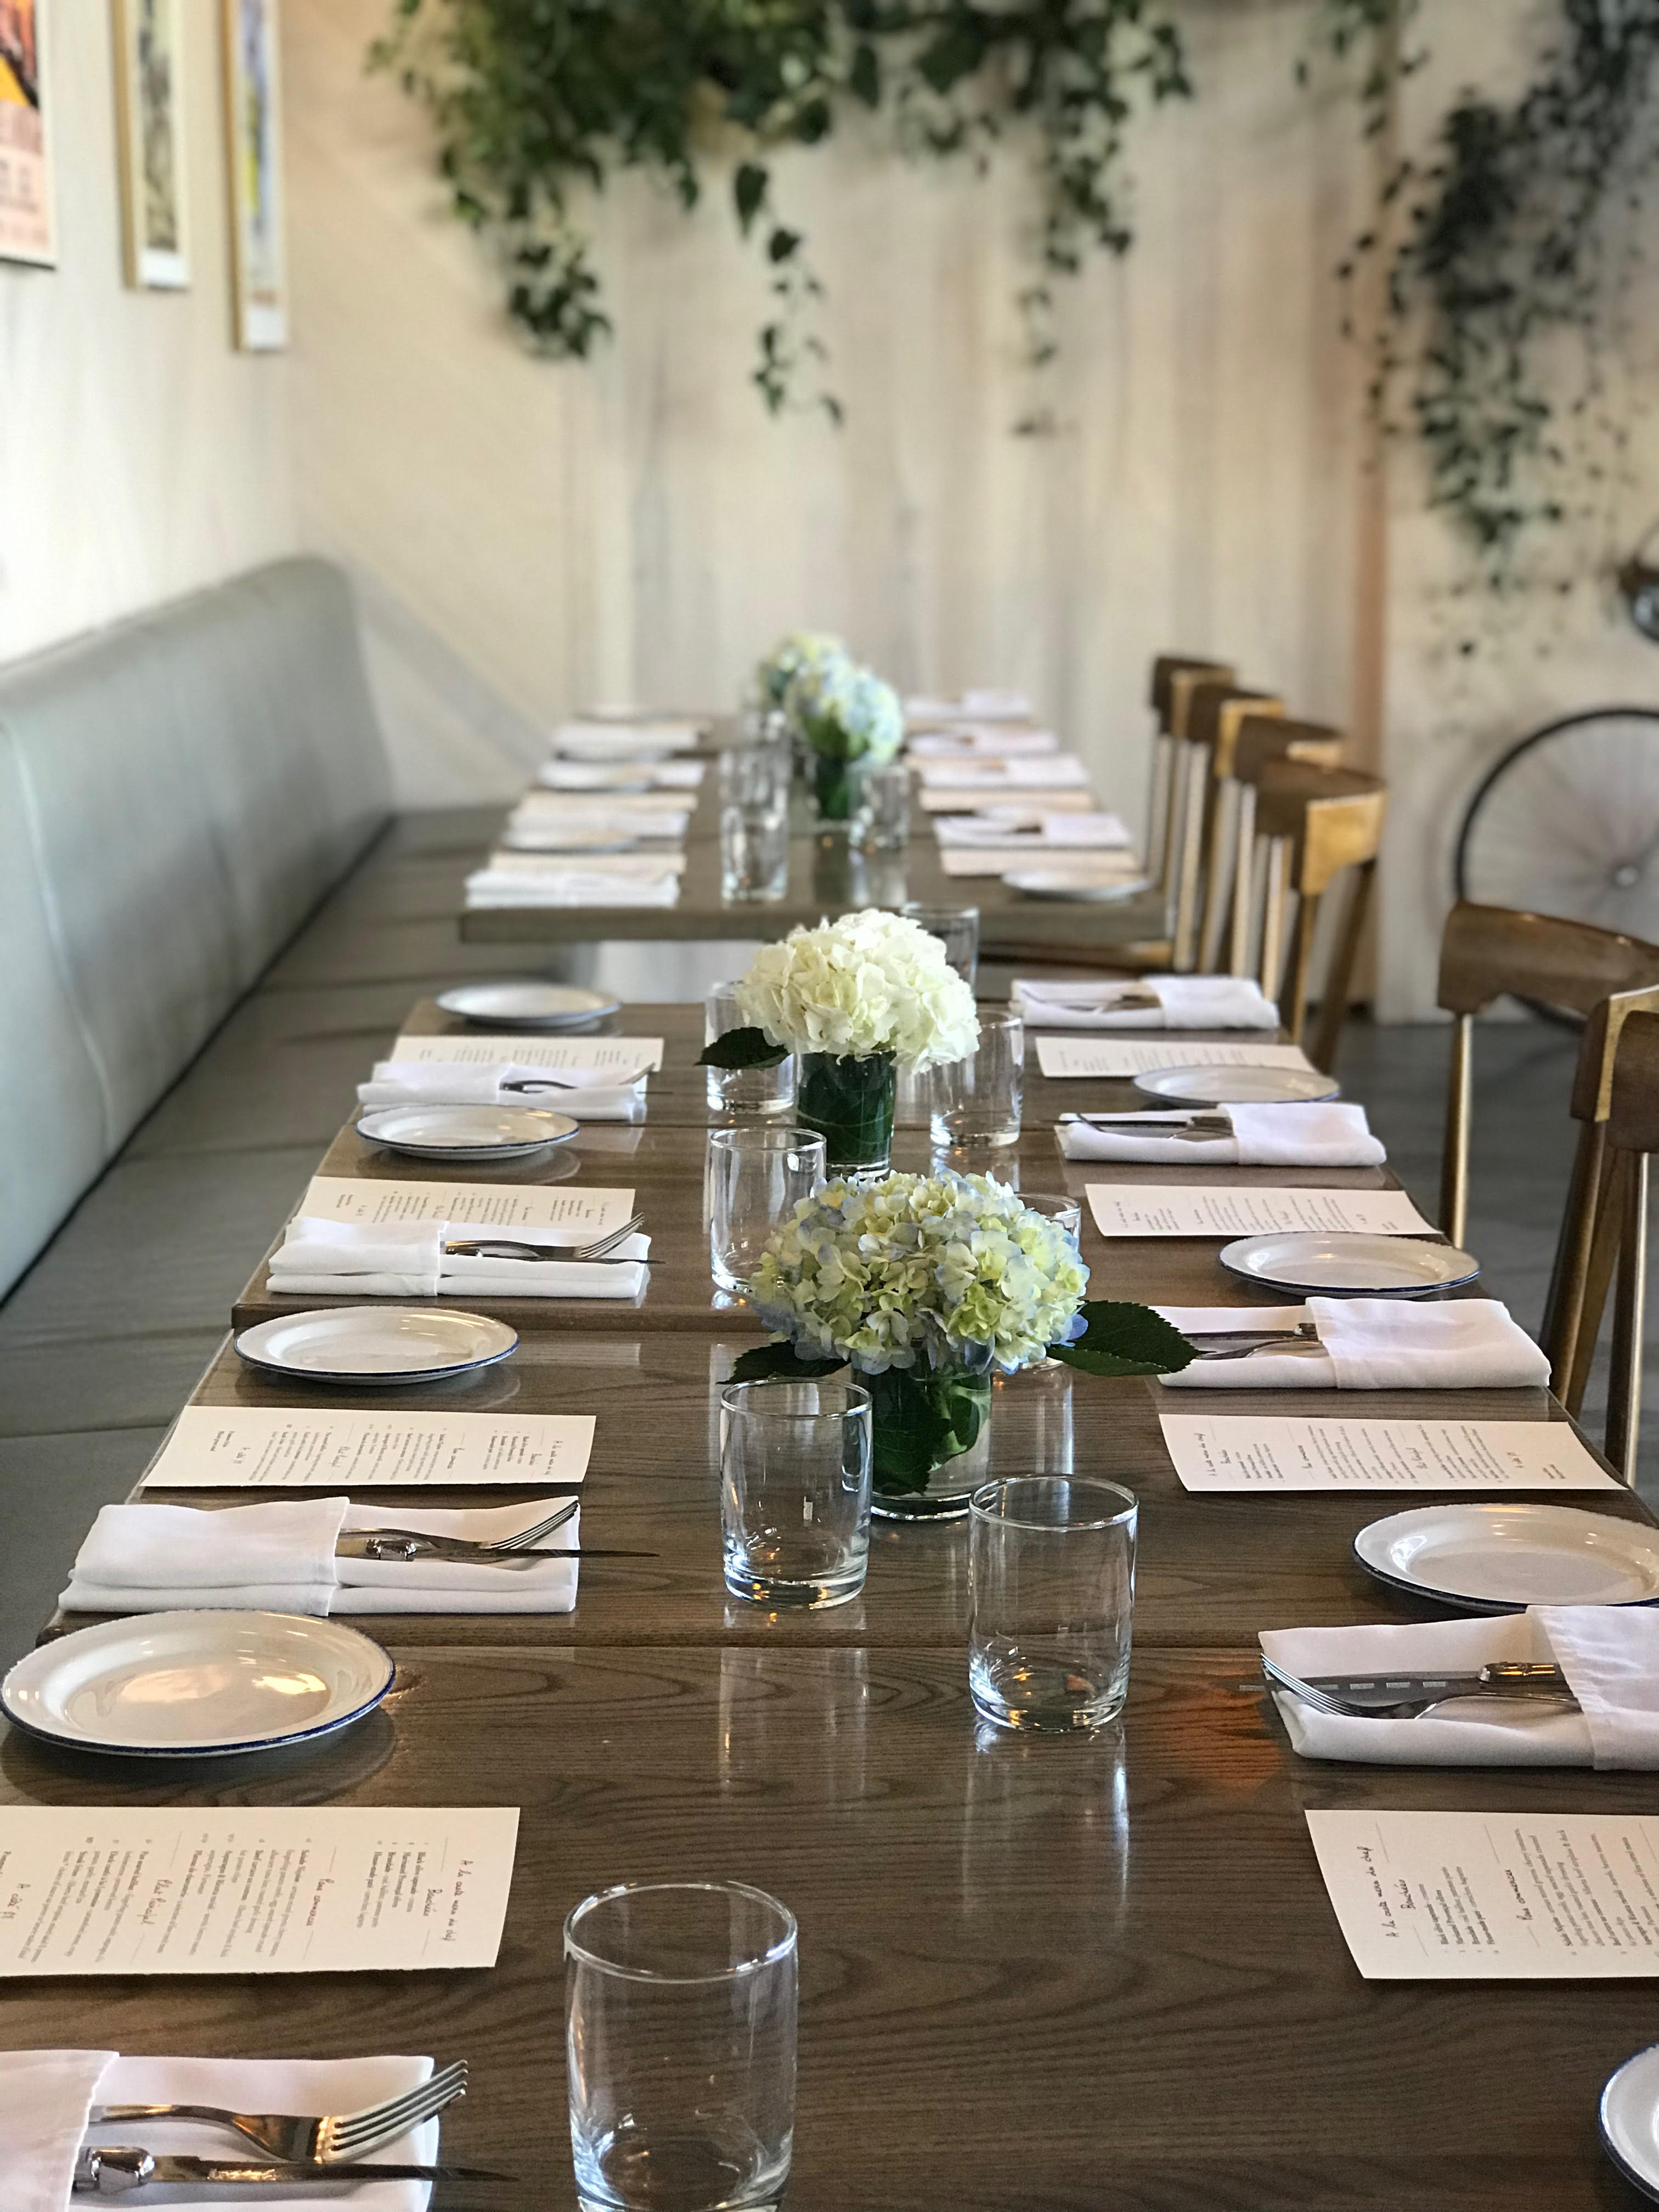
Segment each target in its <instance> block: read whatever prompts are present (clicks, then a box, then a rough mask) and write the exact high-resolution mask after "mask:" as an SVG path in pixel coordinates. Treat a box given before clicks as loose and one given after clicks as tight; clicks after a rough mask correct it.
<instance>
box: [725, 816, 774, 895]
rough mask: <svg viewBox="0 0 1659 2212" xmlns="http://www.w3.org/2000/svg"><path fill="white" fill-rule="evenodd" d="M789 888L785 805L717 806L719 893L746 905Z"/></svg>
mask: <svg viewBox="0 0 1659 2212" xmlns="http://www.w3.org/2000/svg"><path fill="white" fill-rule="evenodd" d="M788 890H789V813H788V809H787V806H774V805H770V804H768V805H753V806H750V805H738V804H735V803H734V804H732V805H723V806H722V807H721V808H720V896H721V897H722V898H723V899H725V900H726V901H727V902H734V901H735V902H740V903H744V904H747V903H749V902H752V901H754V900H757V899H769V900H777V899H781V898H784V897H786V896H787V894H788Z"/></svg>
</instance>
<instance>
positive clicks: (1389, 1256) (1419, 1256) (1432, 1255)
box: [1216, 1229, 1480, 1298]
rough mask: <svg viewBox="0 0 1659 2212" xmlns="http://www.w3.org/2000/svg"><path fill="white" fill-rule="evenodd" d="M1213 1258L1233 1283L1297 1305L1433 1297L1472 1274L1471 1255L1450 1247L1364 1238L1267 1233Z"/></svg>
mask: <svg viewBox="0 0 1659 2212" xmlns="http://www.w3.org/2000/svg"><path fill="white" fill-rule="evenodd" d="M1216 1256H1217V1258H1218V1260H1219V1261H1220V1262H1221V1264H1222V1266H1223V1267H1225V1269H1226V1270H1227V1273H1229V1274H1230V1275H1237V1278H1238V1279H1239V1280H1240V1282H1243V1283H1253V1284H1254V1285H1255V1286H1256V1288H1257V1289H1258V1290H1263V1291H1291V1293H1293V1294H1294V1295H1295V1296H1296V1297H1299V1298H1305V1297H1322V1298H1426V1297H1435V1296H1437V1294H1438V1292H1440V1291H1449V1290H1455V1289H1456V1288H1457V1286H1458V1285H1460V1284H1462V1283H1472V1282H1474V1279H1475V1278H1476V1276H1477V1275H1479V1273H1480V1261H1478V1260H1477V1259H1476V1258H1475V1257H1474V1255H1473V1254H1472V1253H1469V1252H1460V1251H1458V1250H1457V1249H1456V1247H1455V1245H1451V1244H1435V1243H1430V1242H1429V1240H1428V1239H1427V1238H1425V1237H1388V1236H1383V1235H1380V1234H1376V1233H1374V1232H1372V1231H1370V1230H1330V1231H1326V1230H1322V1229H1283V1230H1274V1231H1268V1232H1267V1234H1265V1235H1263V1236H1261V1237H1235V1238H1234V1239H1233V1241H1232V1243H1231V1244H1224V1245H1223V1246H1222V1248H1221V1249H1220V1251H1219V1252H1218V1254H1217V1255H1216Z"/></svg>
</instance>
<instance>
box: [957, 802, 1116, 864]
mask: <svg viewBox="0 0 1659 2212" xmlns="http://www.w3.org/2000/svg"><path fill="white" fill-rule="evenodd" d="M933 829H934V831H935V833H936V835H937V836H938V838H939V843H940V844H941V845H1008V846H1012V847H1014V848H1017V849H1020V850H1024V849H1027V848H1029V849H1030V851H1032V852H1041V851H1042V850H1044V849H1046V848H1048V847H1051V846H1052V847H1054V848H1058V849H1060V850H1063V851H1066V852H1071V851H1078V852H1088V853H1097V852H1127V851H1128V850H1130V848H1131V847H1132V844H1133V840H1132V839H1131V837H1130V836H1129V832H1128V829H1127V827H1126V825H1125V824H1124V823H1123V822H1122V820H1121V818H1120V817H1119V816H1117V815H1115V814H1103V813H1100V812H1097V811H1095V810H1093V809H1091V810H1090V811H1087V812H1086V813H1079V814H1043V813H1041V812H1034V811H1031V810H1030V809H1029V808H1026V807H1021V806H993V807H987V810H986V811H985V812H984V813H983V814H941V815H939V816H938V817H936V819H935V821H934V823H933Z"/></svg>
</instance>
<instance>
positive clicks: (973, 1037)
mask: <svg viewBox="0 0 1659 2212" xmlns="http://www.w3.org/2000/svg"><path fill="white" fill-rule="evenodd" d="M737 1000H738V1008H739V1009H740V1011H741V1012H743V1013H744V1014H745V1015H746V1016H747V1017H748V1020H749V1024H750V1025H749V1026H748V1027H746V1028H743V1029H736V1030H727V1031H726V1034H725V1036H720V1037H717V1038H716V1039H715V1040H714V1043H713V1044H711V1045H709V1046H708V1048H706V1050H705V1051H704V1053H703V1055H702V1059H703V1061H704V1063H705V1064H706V1065H708V1066H714V1067H775V1066H776V1065H777V1063H778V1062H779V1061H780V1060H782V1059H783V1058H784V1057H785V1056H786V1055H787V1054H789V1053H792V1052H793V1053H799V1054H800V1058H801V1068H800V1079H799V1085H798V1086H797V1091H796V1111H797V1113H798V1115H799V1118H800V1119H801V1120H802V1121H805V1123H806V1125H807V1126H808V1127H809V1128H813V1129H817V1131H818V1132H819V1133H821V1134H822V1136H823V1139H824V1146H825V1150H826V1152H827V1154H828V1159H829V1166H830V1167H831V1168H832V1169H845V1170H849V1171H854V1172H864V1173H867V1172H870V1171H872V1170H875V1169H878V1168H884V1167H885V1166H886V1164H887V1161H888V1158H889V1155H890V1151H891V1148H892V1139H893V1102H894V1091H895V1079H896V1072H897V1070H898V1069H899V1068H901V1067H902V1068H904V1069H905V1070H907V1071H912V1070H915V1069H920V1068H927V1067H936V1066H940V1065H941V1064H942V1063H944V1062H945V1061H947V1060H963V1059H965V1058H966V1057H967V1055H968V1054H969V1053H970V1052H972V1050H973V1049H974V1047H975V1045H976V1044H977V1043H978V1042H979V1014H978V1011H977V1009H976V1007H975V1004H974V994H973V992H972V990H971V989H970V988H969V986H968V984H967V983H965V982H964V981H963V979H962V977H961V976H960V975H957V971H956V969H954V968H952V967H951V964H950V963H949V961H948V960H946V958H945V947H944V945H942V944H941V943H940V942H939V939H938V938H936V937H933V936H932V935H930V934H929V933H928V932H927V930H925V929H923V928H922V927H921V924H920V923H919V922H915V921H911V920H909V918H908V916H907V915H898V914H888V913H885V912H884V911H883V910H882V909H881V908H879V907H868V908H865V910H864V911H863V912H862V913H860V914H848V915H842V917H841V919H840V920H839V921H832V922H827V923H825V924H824V925H823V927H820V928H817V929H793V930H791V932H790V933H789V934H788V936H787V937H786V938H785V939H783V940H782V942H781V943H780V944H776V945H763V946H762V948H761V950H760V951H758V952H757V954H756V956H755V958H754V960H753V962H752V963H750V969H749V972H748V973H747V975H744V976H743V977H742V978H741V980H740V981H738V986H737Z"/></svg>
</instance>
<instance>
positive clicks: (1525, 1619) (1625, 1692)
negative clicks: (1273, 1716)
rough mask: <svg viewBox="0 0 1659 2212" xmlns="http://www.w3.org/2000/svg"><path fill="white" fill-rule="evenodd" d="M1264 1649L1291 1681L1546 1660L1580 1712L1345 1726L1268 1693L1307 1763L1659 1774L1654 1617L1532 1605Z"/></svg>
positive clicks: (1302, 1633)
mask: <svg viewBox="0 0 1659 2212" xmlns="http://www.w3.org/2000/svg"><path fill="white" fill-rule="evenodd" d="M1260 1642H1261V1649H1262V1650H1263V1651H1265V1652H1266V1654H1267V1656H1268V1658H1270V1659H1271V1660H1273V1662H1274V1663H1275V1665H1277V1666H1280V1667H1284V1668H1287V1669H1288V1670H1289V1672H1290V1673H1291V1674H1300V1675H1303V1676H1304V1677H1305V1676H1307V1675H1310V1674H1366V1673H1370V1672H1373V1671H1375V1672H1378V1673H1381V1672H1383V1671H1387V1672H1389V1673H1394V1672H1396V1671H1397V1672H1401V1673H1406V1672H1410V1673H1413V1674H1427V1673H1430V1672H1432V1671H1435V1670H1437V1669H1440V1668H1462V1669H1473V1668H1477V1667H1482V1666H1485V1665H1486V1663H1487V1662H1488V1661H1491V1660H1498V1659H1506V1660H1514V1659H1518V1660H1534V1661H1536V1660H1545V1661H1551V1660H1553V1662H1554V1663H1555V1664H1556V1665H1557V1666H1558V1667H1559V1668H1560V1669H1561V1671H1562V1673H1563V1674H1565V1676H1566V1678H1567V1683H1568V1686H1569V1687H1570V1688H1571V1691H1572V1693H1573V1695H1574V1696H1575V1697H1576V1698H1577V1699H1578V1701H1579V1704H1580V1705H1581V1706H1582V1707H1583V1711H1581V1712H1576V1713H1575V1712H1571V1711H1563V1710H1562V1709H1561V1707H1560V1706H1559V1705H1546V1706H1541V1707H1534V1706H1528V1705H1502V1706H1499V1705H1490V1704H1488V1705H1454V1706H1451V1707H1449V1708H1448V1712H1449V1714H1454V1715H1458V1716H1464V1715H1467V1716H1469V1717H1467V1718H1465V1717H1456V1718H1451V1717H1448V1718H1445V1719H1442V1718H1441V1717H1439V1716H1438V1715H1437V1714H1430V1715H1429V1716H1427V1717H1425V1718H1421V1719H1418V1720H1376V1719H1370V1718H1360V1719H1358V1720H1351V1719H1346V1718H1344V1717H1341V1716H1340V1715H1337V1714H1334V1713H1316V1712H1315V1711H1313V1709H1312V1707H1311V1706H1310V1705H1305V1704H1304V1702H1303V1701H1302V1699H1299V1698H1293V1697H1291V1695H1290V1694H1289V1692H1285V1691H1280V1692H1276V1693H1275V1695H1274V1699H1273V1702H1274V1704H1275V1705H1277V1706H1278V1707H1279V1712H1280V1715H1281V1716H1282V1717H1283V1719H1284V1722H1285V1728H1286V1729H1287V1730H1288V1731H1289V1734H1290V1739H1291V1745H1292V1746H1293V1747H1294V1748H1295V1749H1296V1750H1297V1752H1299V1753H1301V1755H1302V1757H1303V1758H1304V1759H1356V1760H1363V1761H1364V1762H1366V1763H1367V1764H1370V1765H1380V1766H1595V1767H1599V1768H1601V1769H1603V1770H1612V1769H1617V1768H1631V1767H1635V1768H1654V1767H1659V1611H1655V1610H1654V1609H1653V1608H1652V1607H1649V1606H1640V1605H1535V1606H1534V1607H1531V1609H1530V1610H1529V1611H1528V1612H1526V1613H1503V1614H1498V1615H1495V1616H1493V1617H1492V1618H1491V1619H1489V1620H1435V1621H1423V1622H1415V1623H1413V1625H1411V1626H1409V1627H1367V1628H1273V1629H1264V1630H1263V1631H1262V1632H1261V1638H1260Z"/></svg>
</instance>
